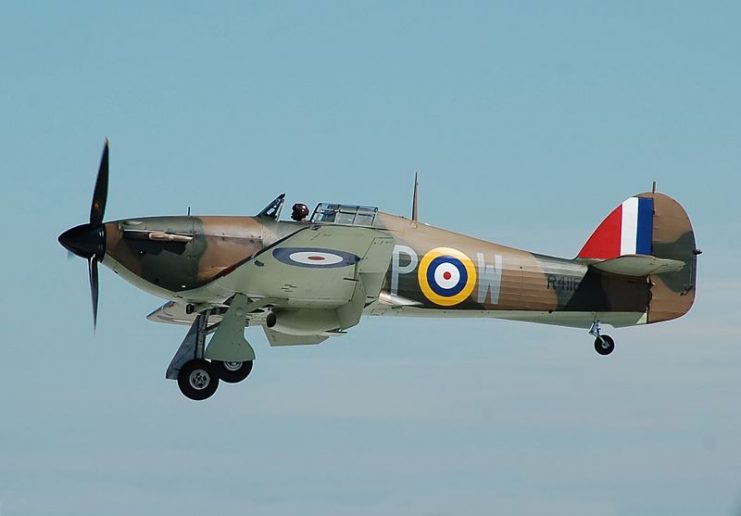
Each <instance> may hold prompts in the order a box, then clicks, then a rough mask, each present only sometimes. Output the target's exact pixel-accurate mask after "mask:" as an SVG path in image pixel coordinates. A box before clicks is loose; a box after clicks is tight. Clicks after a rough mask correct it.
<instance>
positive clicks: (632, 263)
mask: <svg viewBox="0 0 741 516" xmlns="http://www.w3.org/2000/svg"><path fill="white" fill-rule="evenodd" d="M591 266H592V267H594V268H595V269H598V270H600V271H603V272H611V273H613V274H622V275H623V276H648V275H649V274H663V273H665V272H676V271H679V270H682V268H684V262H682V261H680V260H672V259H669V258H657V257H656V256H649V255H645V254H626V255H623V256H618V257H617V258H612V259H610V260H604V261H601V262H597V263H593V264H592V265H591Z"/></svg>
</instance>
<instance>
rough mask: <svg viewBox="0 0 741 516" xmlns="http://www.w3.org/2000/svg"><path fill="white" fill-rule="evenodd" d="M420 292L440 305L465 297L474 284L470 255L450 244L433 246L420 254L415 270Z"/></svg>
mask: <svg viewBox="0 0 741 516" xmlns="http://www.w3.org/2000/svg"><path fill="white" fill-rule="evenodd" d="M417 279H418V281H419V287H420V289H421V290H422V293H423V294H424V296H425V297H426V298H427V299H429V300H430V301H432V302H433V303H435V304H436V305H440V306H453V305H457V304H459V303H462V302H463V301H465V300H466V299H467V298H468V296H470V295H471V292H473V289H474V287H475V286H476V279H477V278H476V267H475V266H474V265H473V262H472V261H471V259H470V258H469V257H468V256H466V255H465V254H463V253H462V252H460V251H458V250H457V249H452V248H450V247H436V248H435V249H432V250H431V251H429V252H428V253H427V254H425V255H424V256H423V257H422V260H420V262H419V269H418V270H417Z"/></svg>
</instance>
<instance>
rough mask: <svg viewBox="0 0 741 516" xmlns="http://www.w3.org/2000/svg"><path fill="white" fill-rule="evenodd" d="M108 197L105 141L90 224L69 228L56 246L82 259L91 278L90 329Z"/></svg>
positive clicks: (103, 245)
mask: <svg viewBox="0 0 741 516" xmlns="http://www.w3.org/2000/svg"><path fill="white" fill-rule="evenodd" d="M107 198H108V140H107V139H106V141H105V145H104V146H103V156H102V157H101V158H100V167H99V168H98V179H97V180H96V181H95V191H94V192H93V203H92V206H91V207H90V222H89V223H87V224H80V225H79V226H75V227H73V228H72V229H68V230H67V231H65V232H64V233H62V234H61V235H59V243H60V244H62V245H63V246H64V247H65V248H66V249H67V250H68V251H69V252H71V253H73V254H76V255H77V256H80V257H81V258H85V259H86V260H87V264H88V276H89V277H90V295H91V297H92V300H93V328H95V326H96V325H97V322H98V262H100V261H102V260H103V257H104V256H105V225H104V224H103V216H104V215H105V205H106V199H107Z"/></svg>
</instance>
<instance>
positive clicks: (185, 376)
mask: <svg viewBox="0 0 741 516" xmlns="http://www.w3.org/2000/svg"><path fill="white" fill-rule="evenodd" d="M178 387H180V392H182V393H183V394H184V395H185V396H186V397H188V398H190V399H192V400H196V401H201V400H205V399H206V398H210V397H211V396H213V395H214V393H215V392H216V389H217V388H218V387H219V375H218V374H217V373H216V371H215V370H214V367H213V366H212V365H211V363H210V362H208V361H207V360H203V359H201V358H197V359H195V360H191V361H189V362H186V363H185V364H184V365H183V367H182V368H181V369H180V372H179V373H178Z"/></svg>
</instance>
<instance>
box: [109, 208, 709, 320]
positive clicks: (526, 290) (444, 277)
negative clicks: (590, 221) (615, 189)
mask: <svg viewBox="0 0 741 516" xmlns="http://www.w3.org/2000/svg"><path fill="white" fill-rule="evenodd" d="M640 196H641V197H652V198H653V199H654V210H655V214H654V227H653V252H654V254H655V255H656V256H658V257H662V258H672V259H678V260H682V261H683V262H684V263H685V268H684V269H683V270H681V271H678V272H674V273H666V274H660V275H654V276H649V277H646V276H644V277H627V276H622V275H616V274H610V273H607V272H600V271H598V270H596V269H593V268H590V267H589V263H590V261H589V260H582V259H564V258H556V257H551V256H544V255H539V254H533V253H530V252H527V251H523V250H519V249H514V248H511V247H507V246H503V245H499V244H495V243H491V242H485V241H483V240H479V239H476V238H472V237H468V236H465V235H461V234H457V233H453V232H450V231H447V230H444V229H440V228H436V227H433V226H428V225H425V224H419V223H417V222H414V221H410V220H409V219H406V218H403V217H398V216H395V215H390V214H387V213H381V212H379V213H378V215H377V217H376V221H375V226H376V227H377V228H379V229H385V230H387V231H389V232H390V233H391V234H392V235H393V236H394V239H395V242H396V247H395V252H394V253H393V256H392V259H391V263H390V264H389V269H388V272H387V274H386V279H385V282H384V286H383V290H385V291H388V292H391V294H393V295H398V296H401V297H402V298H405V299H407V300H410V301H413V302H416V303H417V304H418V307H417V308H415V309H414V310H413V311H411V310H410V313H412V312H413V313H414V314H415V315H430V316H435V315H436V314H438V313H445V314H448V313H451V312H455V313H460V315H464V316H465V314H471V315H472V316H480V314H481V313H484V312H492V316H496V315H494V313H493V312H502V313H504V312H533V313H536V312H537V313H554V312H573V313H577V312H586V313H593V312H620V313H636V314H645V313H648V322H658V321H663V320H668V319H672V318H675V317H679V316H680V315H682V314H684V313H686V312H687V311H688V310H689V308H690V307H691V306H692V302H693V300H694V282H695V271H696V255H695V254H694V252H693V251H694V250H695V241H694V234H693V232H692V227H691V225H690V223H689V219H688V218H687V215H686V213H685V212H684V210H683V209H682V207H681V206H680V205H679V204H678V203H677V202H676V201H674V200H673V199H671V198H669V197H668V196H665V195H663V194H652V193H644V194H640ZM306 224H307V223H305V222H304V223H301V222H292V221H281V222H276V221H274V220H273V219H270V218H261V217H195V216H193V217H190V216H188V217H154V218H143V219H127V220H121V221H116V222H110V223H107V224H106V259H105V260H104V262H103V263H104V264H105V265H108V266H109V267H111V268H112V269H113V270H114V271H116V272H118V273H120V274H121V275H122V276H123V277H125V278H126V279H127V280H129V281H131V282H132V283H134V284H135V285H136V286H138V287H140V288H143V289H145V290H147V291H149V292H151V293H153V294H156V295H159V296H161V297H165V298H168V299H173V300H178V301H179V302H204V301H205V302H210V303H221V302H223V301H224V300H225V298H224V292H220V291H217V290H215V291H214V292H213V293H210V292H209V290H208V286H209V284H210V283H211V282H213V281H214V280H215V279H217V278H219V277H222V276H224V275H226V274H228V273H229V272H231V271H233V270H235V269H236V268H237V267H239V266H240V265H241V264H243V263H245V262H247V261H249V260H251V259H252V258H253V257H254V256H255V255H257V254H258V253H259V252H260V251H262V250H263V249H265V248H266V247H269V246H270V245H272V244H273V243H275V242H277V241H279V240H280V239H282V238H284V237H286V236H288V235H291V234H292V233H294V232H295V231H297V230H298V229H299V228H300V227H304V226H305V225H306ZM152 232H164V233H167V234H173V235H179V236H180V237H192V238H191V239H190V240H189V241H187V242H185V241H161V240H151V239H150V238H149V237H148V235H149V234H150V233H152ZM440 248H443V249H442V250H441V249H440ZM445 249H447V251H446V250H445ZM435 259H438V262H439V264H442V265H439V264H438V266H440V267H441V268H440V270H442V271H443V272H442V273H440V274H441V275H440V278H437V277H436V276H434V275H430V274H432V273H431V272H429V270H428V268H429V267H430V266H431V265H430V264H431V263H432V262H433V261H434V260H435ZM440 260H442V261H440ZM426 268H427V269H426ZM435 270H437V269H435ZM428 272H429V274H428ZM307 273H310V272H307ZM458 277H460V278H465V281H466V284H465V285H463V287H462V288H461V290H460V293H458V294H456V295H454V296H450V298H446V297H445V296H443V297H440V296H439V295H437V294H435V293H434V292H433V291H434V290H435V288H437V287H440V285H439V284H437V283H439V282H442V283H445V284H447V283H446V282H448V283H451V282H452V283H455V278H458ZM436 278H437V279H436ZM430 281H432V282H433V283H435V284H434V285H433V284H431V283H430ZM461 281H463V280H461ZM469 283H470V284H469ZM456 288H458V286H456ZM454 290H455V289H454ZM209 296H210V297H209ZM227 297H228V296H227ZM276 308H277V309H280V307H276ZM402 315H403V314H402Z"/></svg>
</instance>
